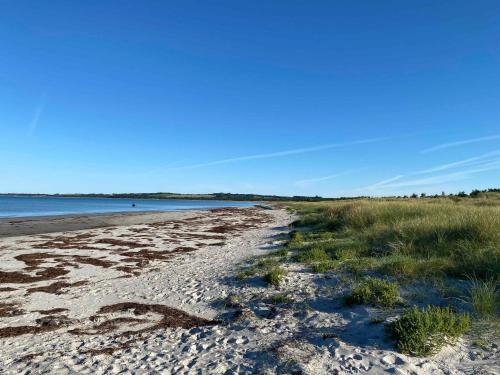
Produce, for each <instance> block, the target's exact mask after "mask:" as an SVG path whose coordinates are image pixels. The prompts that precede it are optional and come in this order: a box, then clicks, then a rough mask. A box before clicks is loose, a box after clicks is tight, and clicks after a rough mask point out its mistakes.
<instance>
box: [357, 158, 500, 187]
mask: <svg viewBox="0 0 500 375" xmlns="http://www.w3.org/2000/svg"><path fill="white" fill-rule="evenodd" d="M499 155H500V150H497V151H493V152H489V153H486V154H483V155H479V156H475V157H472V158H468V159H464V160H459V161H456V162H453V163H448V164H443V165H439V166H436V167H433V168H429V169H425V170H421V171H416V172H411V173H407V174H401V175H397V176H394V177H391V178H388V179H386V180H382V181H379V182H377V183H375V184H372V185H369V186H365V187H363V188H359V189H357V190H358V191H362V190H371V191H373V190H383V189H389V188H401V187H412V186H428V185H436V184H441V183H445V182H452V181H458V180H462V179H465V178H467V177H469V176H470V175H473V174H476V173H481V172H485V171H491V170H497V169H500V158H499V157H498V156H499ZM459 167H465V168H466V169H465V170H462V171H458V172H453V173H445V174H440V175H437V176H430V177H422V178H420V177H419V178H415V177H414V176H418V175H425V174H433V173H435V172H443V171H447V170H449V169H455V168H459Z"/></svg>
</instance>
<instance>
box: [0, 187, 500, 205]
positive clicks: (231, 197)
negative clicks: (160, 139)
mask: <svg viewBox="0 0 500 375" xmlns="http://www.w3.org/2000/svg"><path fill="white" fill-rule="evenodd" d="M481 193H500V189H498V188H495V189H485V190H477V189H475V190H472V191H471V192H470V193H469V194H467V193H465V192H464V191H461V192H459V193H457V194H446V193H445V192H444V191H443V192H442V193H441V194H434V195H427V194H426V193H421V194H420V195H419V194H417V193H414V194H412V195H410V196H408V195H404V196H392V197H387V198H406V199H407V198H419V197H420V198H442V197H450V198H451V197H471V198H475V197H479V196H480V195H481ZM1 195H17V196H31V197H70V198H126V199H191V200H221V201H252V202H255V201H274V202H286V201H288V202H289V201H294V202H321V201H338V200H354V199H361V198H365V199H374V198H372V197H368V196H357V197H337V198H323V197H320V196H314V197H308V196H303V195H294V196H282V195H261V194H232V193H213V194H177V193H162V192H159V193H114V194H0V196H1Z"/></svg>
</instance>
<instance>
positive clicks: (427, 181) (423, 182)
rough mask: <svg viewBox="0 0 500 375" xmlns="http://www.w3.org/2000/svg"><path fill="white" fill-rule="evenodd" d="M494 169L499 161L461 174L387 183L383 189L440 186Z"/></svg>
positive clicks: (499, 167) (499, 166) (499, 165)
mask: <svg viewBox="0 0 500 375" xmlns="http://www.w3.org/2000/svg"><path fill="white" fill-rule="evenodd" d="M495 169H500V161H497V162H492V163H488V164H485V165H483V166H481V167H479V168H474V169H468V170H466V171H461V172H454V173H448V174H443V175H438V176H432V177H426V178H419V179H411V180H407V181H402V182H396V183H389V184H385V185H383V188H401V187H414V186H428V185H436V184H442V183H445V182H453V181H459V180H463V179H464V178H467V177H469V176H470V175H473V174H476V173H480V172H485V171H492V170H495Z"/></svg>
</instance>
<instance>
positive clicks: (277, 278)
mask: <svg viewBox="0 0 500 375" xmlns="http://www.w3.org/2000/svg"><path fill="white" fill-rule="evenodd" d="M287 273H288V272H287V271H286V270H285V269H284V268H281V267H273V268H271V269H269V270H268V271H267V273H266V274H265V275H264V281H265V282H266V283H267V284H269V285H273V286H275V287H279V286H280V283H281V281H282V280H283V277H284V276H285V275H286V274H287Z"/></svg>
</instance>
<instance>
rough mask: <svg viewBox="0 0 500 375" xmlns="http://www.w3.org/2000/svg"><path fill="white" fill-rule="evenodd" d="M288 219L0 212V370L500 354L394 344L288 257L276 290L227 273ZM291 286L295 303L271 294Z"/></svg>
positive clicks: (250, 212) (491, 358) (322, 363)
mask: <svg viewBox="0 0 500 375" xmlns="http://www.w3.org/2000/svg"><path fill="white" fill-rule="evenodd" d="M292 220H293V217H292V215H291V214H290V213H289V212H287V211H286V210H281V209H274V210H263V209H260V208H225V209H214V210H207V211H193V212H182V213H147V214H134V215H128V214H113V215H88V216H85V217H64V218H61V217H59V218H56V217H54V218H48V219H47V218H39V219H29V220H15V221H14V222H12V221H10V223H9V222H7V221H4V222H2V223H1V224H0V230H1V231H2V232H1V233H2V236H4V237H3V238H1V239H0V266H1V270H0V284H1V285H0V293H1V297H2V300H1V303H0V348H1V355H0V373H5V374H14V373H23V374H28V373H30V374H44V373H47V374H49V373H50V374H85V373H93V374H118V373H123V374H126V373H135V374H149V373H158V374H160V373H161V374H240V373H241V374H247V373H248V374H254V373H255V374H263V373H268V374H274V373H279V374H292V373H295V374H327V373H328V374H333V373H341V374H344V373H346V374H347V373H349V374H350V373H370V374H379V373H380V374H381V373H397V374H461V373H467V372H470V371H473V370H474V368H476V367H477V366H479V365H480V366H481V368H482V369H483V370H485V371H486V370H488V371H490V370H491V371H492V372H491V373H494V371H495V369H496V367H495V366H496V365H495V363H496V360H497V359H498V351H497V352H490V353H489V354H487V355H482V356H481V355H479V354H474V353H473V352H471V351H470V350H468V349H467V347H466V346H465V343H463V342H460V343H459V344H458V346H456V347H453V348H445V349H444V350H442V351H441V352H440V353H439V354H438V355H436V356H434V357H432V358H412V357H408V356H405V355H401V354H398V353H397V352H395V351H394V349H393V348H392V347H391V345H390V343H387V342H386V341H384V339H383V331H382V330H381V327H380V326H373V325H371V324H370V316H371V313H372V311H371V308H370V307H362V306H359V307H354V308H348V309H346V308H343V307H341V306H338V304H336V303H334V302H332V300H333V299H332V295H333V294H335V293H341V292H342V291H341V290H336V285H337V281H336V280H335V278H334V277H330V276H329V277H318V276H317V275H315V274H312V273H310V272H305V271H304V269H303V268H301V266H300V265H297V264H295V265H293V264H291V265H289V266H288V268H289V274H288V275H287V277H286V278H285V280H284V282H283V284H282V286H281V287H280V289H279V290H275V289H274V288H269V287H266V286H265V284H264V283H263V282H262V281H261V280H258V279H255V280H250V281H248V282H245V283H241V282H239V281H237V280H236V278H235V274H236V272H237V271H238V269H239V267H240V266H241V265H242V264H245V262H246V261H248V260H249V259H251V258H252V257H255V256H258V255H264V254H267V253H269V252H270V251H272V250H275V249H276V248H278V247H279V246H280V244H282V243H283V241H284V240H285V239H287V233H288V227H287V226H288V224H289V223H290V222H291V221H292ZM118 224H120V225H118ZM88 228H92V229H88ZM9 229H10V232H9ZM30 230H31V231H32V232H29V231H30ZM27 232H28V233H38V234H30V235H27V234H26V233H27ZM288 292H290V293H292V292H293V295H294V296H295V300H294V301H293V304H286V303H285V304H281V305H277V304H275V303H273V302H271V301H272V300H273V298H275V299H276V297H277V296H278V295H283V294H286V293H288ZM485 373H488V372H485Z"/></svg>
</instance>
